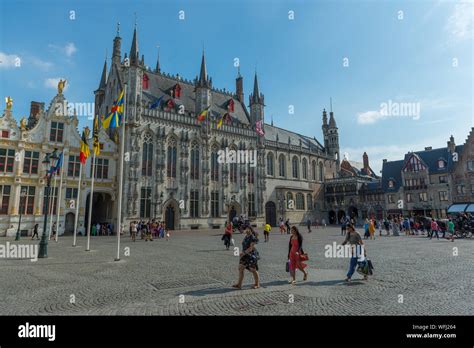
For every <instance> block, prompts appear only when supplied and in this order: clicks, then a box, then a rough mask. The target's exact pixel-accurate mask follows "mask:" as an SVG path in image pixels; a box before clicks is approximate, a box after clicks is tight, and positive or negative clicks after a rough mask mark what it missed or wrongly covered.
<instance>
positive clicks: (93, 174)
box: [86, 151, 95, 251]
mask: <svg viewBox="0 0 474 348" xmlns="http://www.w3.org/2000/svg"><path fill="white" fill-rule="evenodd" d="M93 152H94V154H93V155H92V180H91V193H90V194H89V214H88V216H87V246H86V251H90V244H91V230H92V226H91V220H92V201H93V200H94V179H95V151H93Z"/></svg>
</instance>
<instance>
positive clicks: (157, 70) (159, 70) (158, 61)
mask: <svg viewBox="0 0 474 348" xmlns="http://www.w3.org/2000/svg"><path fill="white" fill-rule="evenodd" d="M155 72H157V73H159V72H161V68H160V51H158V58H156V68H155Z"/></svg>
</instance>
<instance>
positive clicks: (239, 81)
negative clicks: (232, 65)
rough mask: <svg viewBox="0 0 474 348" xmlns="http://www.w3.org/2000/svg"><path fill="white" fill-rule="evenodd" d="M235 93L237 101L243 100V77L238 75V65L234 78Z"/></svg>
mask: <svg viewBox="0 0 474 348" xmlns="http://www.w3.org/2000/svg"><path fill="white" fill-rule="evenodd" d="M235 94H236V95H237V99H238V101H239V102H241V103H243V102H244V79H243V77H242V75H240V66H239V67H238V69H237V78H236V79H235Z"/></svg>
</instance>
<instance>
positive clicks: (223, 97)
mask: <svg viewBox="0 0 474 348" xmlns="http://www.w3.org/2000/svg"><path fill="white" fill-rule="evenodd" d="M145 73H146V74H147V76H148V89H147V90H144V91H143V100H144V101H145V102H146V103H149V104H152V103H153V102H155V101H156V99H157V98H160V97H161V96H164V97H163V103H166V102H167V101H168V100H169V99H173V100H174V102H175V104H177V105H183V106H184V108H185V110H186V111H187V112H192V113H194V114H197V113H199V112H201V111H202V110H196V103H195V102H196V94H195V85H194V84H193V83H192V82H191V81H189V80H183V79H180V78H179V79H178V78H177V77H175V76H171V75H167V74H162V73H156V72H153V71H150V70H146V71H145ZM177 83H179V85H180V87H181V96H180V98H179V99H178V98H172V97H171V95H170V91H171V90H172V89H173V88H174V86H175V85H176V84H177ZM230 99H233V100H234V112H233V113H231V116H232V119H233V121H236V122H239V123H243V124H246V125H248V124H250V122H249V116H248V111H247V109H246V108H245V106H244V105H243V104H242V103H240V102H239V101H238V100H237V99H236V97H235V96H234V95H233V94H231V93H227V92H220V91H218V90H215V89H211V102H212V104H211V108H210V113H211V117H220V116H222V115H223V114H225V113H226V112H227V104H228V102H229V100H230Z"/></svg>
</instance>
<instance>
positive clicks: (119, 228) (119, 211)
mask: <svg viewBox="0 0 474 348" xmlns="http://www.w3.org/2000/svg"><path fill="white" fill-rule="evenodd" d="M129 72H130V70H129ZM126 102H127V83H125V84H124V91H123V115H122V129H121V133H122V139H121V140H120V154H119V156H120V171H119V172H118V174H119V184H118V185H119V192H118V201H117V257H116V258H115V261H120V233H121V232H122V185H123V173H124V168H123V164H124V155H125V115H126V108H127V103H126Z"/></svg>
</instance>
